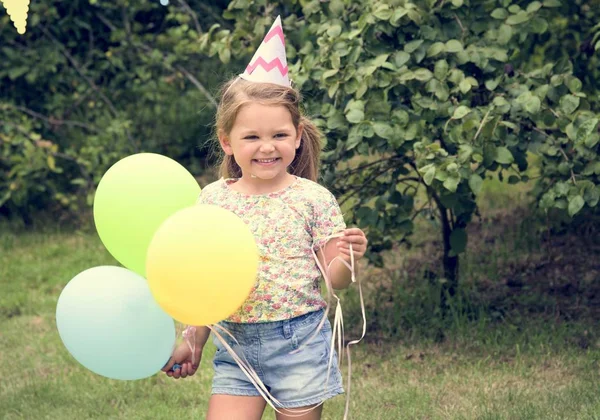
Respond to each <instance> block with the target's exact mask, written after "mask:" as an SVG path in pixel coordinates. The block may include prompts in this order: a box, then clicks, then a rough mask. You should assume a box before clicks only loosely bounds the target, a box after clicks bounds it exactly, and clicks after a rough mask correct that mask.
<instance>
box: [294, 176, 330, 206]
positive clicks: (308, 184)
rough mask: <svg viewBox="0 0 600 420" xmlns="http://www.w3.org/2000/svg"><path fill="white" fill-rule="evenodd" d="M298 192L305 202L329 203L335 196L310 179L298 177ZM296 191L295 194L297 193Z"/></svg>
mask: <svg viewBox="0 0 600 420" xmlns="http://www.w3.org/2000/svg"><path fill="white" fill-rule="evenodd" d="M298 191H299V192H300V193H301V194H300V195H301V196H302V198H304V199H305V200H309V201H315V202H317V203H318V202H323V201H325V202H330V201H331V200H332V199H333V200H335V196H334V195H333V194H332V193H331V191H329V190H328V189H327V188H325V187H324V186H323V185H321V184H319V183H317V182H315V181H311V180H310V179H306V178H301V177H298ZM298 191H297V192H298Z"/></svg>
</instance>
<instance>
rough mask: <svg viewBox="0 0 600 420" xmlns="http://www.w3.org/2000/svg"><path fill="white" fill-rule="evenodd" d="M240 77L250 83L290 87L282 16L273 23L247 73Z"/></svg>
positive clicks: (247, 68)
mask: <svg viewBox="0 0 600 420" xmlns="http://www.w3.org/2000/svg"><path fill="white" fill-rule="evenodd" d="M240 77H241V78H242V79H244V80H247V81H249V82H256V83H275V84H278V85H283V86H286V87H289V86H290V79H289V76H288V65H287V59H286V56H285V38H284V36H283V27H282V26H281V17H280V16H277V19H275V22H273V26H271V29H269V32H267V35H266V36H265V38H264V39H263V42H262V43H261V44H260V46H259V47H258V49H257V50H256V52H255V53H254V56H253V57H252V60H250V64H248V66H247V67H246V71H245V72H244V73H243V74H240Z"/></svg>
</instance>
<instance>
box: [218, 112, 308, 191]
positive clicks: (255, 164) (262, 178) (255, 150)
mask: <svg viewBox="0 0 600 420" xmlns="http://www.w3.org/2000/svg"><path fill="white" fill-rule="evenodd" d="M301 138H302V126H299V127H298V129H296V127H295V126H294V123H293V121H292V116H291V114H290V112H289V111H288V110H287V108H285V107H284V106H273V105H262V104H259V103H249V104H246V105H244V106H242V108H241V109H240V110H239V112H238V114H237V117H236V119H235V123H234V124H233V127H232V128H231V131H230V133H229V134H226V133H222V132H221V133H219V142H220V143H221V147H222V148H223V150H224V151H225V153H226V154H228V155H233V156H234V157H235V161H236V162H237V164H238V165H239V166H240V168H241V169H242V180H243V181H245V182H246V183H253V184H262V185H272V186H273V187H276V186H278V185H279V184H282V183H284V182H285V181H286V179H287V178H288V177H289V174H288V173H287V167H288V166H289V165H290V164H291V163H292V161H293V160H294V157H295V155H296V149H298V147H300V139H301ZM253 176H254V177H253Z"/></svg>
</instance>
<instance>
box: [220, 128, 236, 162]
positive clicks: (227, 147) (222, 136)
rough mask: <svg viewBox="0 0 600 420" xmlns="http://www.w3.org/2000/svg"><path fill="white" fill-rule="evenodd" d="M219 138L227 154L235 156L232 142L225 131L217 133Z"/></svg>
mask: <svg viewBox="0 0 600 420" xmlns="http://www.w3.org/2000/svg"><path fill="white" fill-rule="evenodd" d="M217 137H218V138H219V144H220V145H221V148H222V149H223V151H224V152H225V154H226V155H229V156H231V155H233V149H232V147H231V141H230V140H229V137H227V135H226V134H225V132H224V131H223V130H219V132H218V133H217Z"/></svg>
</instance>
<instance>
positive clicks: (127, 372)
mask: <svg viewBox="0 0 600 420" xmlns="http://www.w3.org/2000/svg"><path fill="white" fill-rule="evenodd" d="M56 325H57V327H58V333H59V334H60V338H61V339H62V341H63V343H64V345H65V347H66V348H67V350H69V352H70V353H71V355H73V357H74V358H75V359H76V360H77V361H78V362H79V363H81V364H82V365H83V366H85V367H86V368H88V369H89V370H91V371H92V372H94V373H97V374H99V375H102V376H106V377H108V378H112V379H122V380H134V379H142V378H147V377H149V376H152V375H154V374H155V373H157V372H158V371H160V369H161V368H162V367H163V366H164V365H165V363H166V362H167V361H168V359H169V357H170V356H171V352H172V351H173V346H174V345H175V322H174V321H173V319H172V318H171V317H170V316H169V315H167V314H166V313H165V312H164V311H163V310H162V309H161V308H160V307H159V306H158V304H157V303H156V301H155V300H154V298H153V297H152V294H151V292H150V288H149V287H148V283H147V282H146V279H144V278H143V277H142V276H140V275H139V274H136V273H134V272H133V271H130V270H127V269H125V268H121V267H113V266H100V267H94V268H90V269H88V270H85V271H83V272H81V273H79V274H78V275H77V276H75V277H74V278H73V279H72V280H71V281H70V282H69V283H68V284H67V285H66V286H65V288H64V289H63V291H62V293H61V294H60V297H59V298H58V304H57V306H56Z"/></svg>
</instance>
